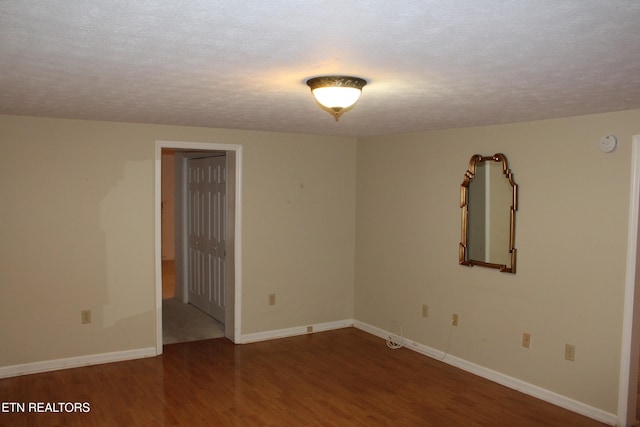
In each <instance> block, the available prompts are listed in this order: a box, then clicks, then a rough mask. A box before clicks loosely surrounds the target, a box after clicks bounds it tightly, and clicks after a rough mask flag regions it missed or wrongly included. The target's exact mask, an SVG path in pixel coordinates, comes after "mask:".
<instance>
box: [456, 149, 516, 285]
mask: <svg viewBox="0 0 640 427" xmlns="http://www.w3.org/2000/svg"><path fill="white" fill-rule="evenodd" d="M490 161H491V162H499V163H500V164H501V165H502V175H504V177H505V178H506V180H507V182H508V184H509V185H510V186H511V206H510V207H509V210H510V212H509V217H510V224H509V236H508V240H509V243H508V248H506V247H505V248H504V250H505V251H507V250H508V257H509V259H510V263H509V264H507V263H492V262H488V261H487V260H476V259H470V251H469V243H470V241H469V200H470V197H469V193H470V191H469V185H470V184H471V183H472V181H473V179H474V177H476V169H477V167H478V165H479V164H480V163H482V162H490ZM481 196H482V197H486V194H482V195H481ZM507 197H509V196H507ZM460 208H461V209H462V240H461V242H460V246H459V260H460V264H461V265H467V266H474V265H479V266H482V267H489V268H496V269H498V270H500V271H501V272H503V273H515V272H516V248H515V247H514V243H515V221H516V210H517V209H518V185H517V184H516V183H515V182H514V181H513V175H512V174H511V171H510V170H509V167H508V165H507V158H506V156H505V155H504V154H501V153H497V154H494V155H493V156H482V155H480V154H474V155H473V156H472V157H471V160H470V161H469V169H468V170H467V172H466V173H465V175H464V180H463V182H462V184H461V185H460ZM505 209H507V206H505ZM505 237H506V236H505Z"/></svg>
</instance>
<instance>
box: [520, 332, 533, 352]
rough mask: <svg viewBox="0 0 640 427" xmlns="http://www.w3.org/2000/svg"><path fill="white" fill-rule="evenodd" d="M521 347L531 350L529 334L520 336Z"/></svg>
mask: <svg viewBox="0 0 640 427" xmlns="http://www.w3.org/2000/svg"><path fill="white" fill-rule="evenodd" d="M522 346H523V347H524V348H531V334H528V333H526V332H524V333H523V334H522Z"/></svg>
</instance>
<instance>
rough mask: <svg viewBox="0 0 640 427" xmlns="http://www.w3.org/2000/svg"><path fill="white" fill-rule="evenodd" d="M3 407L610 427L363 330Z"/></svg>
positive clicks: (213, 348) (50, 378)
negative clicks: (85, 406) (75, 405)
mask: <svg viewBox="0 0 640 427" xmlns="http://www.w3.org/2000/svg"><path fill="white" fill-rule="evenodd" d="M0 402H23V403H28V402H88V403H89V404H90V412H88V413H2V412H0V425H3V426H4V425H7V426H8V425H11V426H58V425H59V426H178V425H184V426H234V425H238V426H388V425H399V426H423V427H428V426H438V427H442V426H510V427H512V426H546V427H549V426H558V427H559V426H562V427H566V426H582V427H588V426H601V425H603V424H601V423H599V422H596V421H594V420H591V419H589V418H585V417H583V416H580V415H577V414H575V413H572V412H569V411H567V410H564V409H561V408H559V407H556V406H553V405H551V404H549V403H546V402H543V401H540V400H538V399H535V398H532V397H529V396H526V395H524V394H521V393H518V392H516V391H513V390H510V389H508V388H506V387H503V386H500V385H497V384H495V383H492V382H490V381H488V380H485V379H482V378H479V377H476V376H474V375H471V374H468V373H466V372H463V371H461V370H459V369H456V368H454V367H451V366H449V365H446V364H444V363H441V362H438V361H436V360H433V359H431V358H428V357H425V356H422V355H420V354H418V353H415V352H413V351H411V350H408V349H404V348H402V349H398V350H391V349H389V348H387V346H386V344H385V342H384V340H381V339H379V338H377V337H374V336H372V335H369V334H367V333H364V332H362V331H359V330H357V329H354V328H347V329H341V330H336V331H330V332H323V333H317V334H312V335H305V336H299V337H292V338H285V339H280V340H273V341H267V342H260V343H255V344H245V345H234V344H233V343H231V342H230V341H228V340H226V339H224V338H220V339H213V340H207V341H198V342H190V343H181V344H173V345H168V346H165V347H164V354H163V355H162V356H159V357H154V358H147V359H140V360H134V361H126V362H118V363H110V364H104V365H97V366H90V367H84V368H75V369H68V370H63V371H56V372H49V373H44V374H34V375H27V376H23V377H15V378H8V379H3V380H0Z"/></svg>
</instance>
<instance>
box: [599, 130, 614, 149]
mask: <svg viewBox="0 0 640 427" xmlns="http://www.w3.org/2000/svg"><path fill="white" fill-rule="evenodd" d="M599 145H600V150H601V151H602V152H603V153H610V152H612V151H613V150H615V149H616V147H617V146H618V138H616V136H615V135H614V134H612V133H610V134H608V135H605V136H603V137H602V138H600V144H599Z"/></svg>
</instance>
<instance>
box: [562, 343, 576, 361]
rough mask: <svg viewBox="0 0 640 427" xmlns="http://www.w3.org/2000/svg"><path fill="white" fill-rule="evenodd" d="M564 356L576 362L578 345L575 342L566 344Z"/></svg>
mask: <svg viewBox="0 0 640 427" xmlns="http://www.w3.org/2000/svg"><path fill="white" fill-rule="evenodd" d="M564 358H565V359H567V360H570V361H572V362H575V360H576V346H575V345H573V344H565V346H564Z"/></svg>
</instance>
